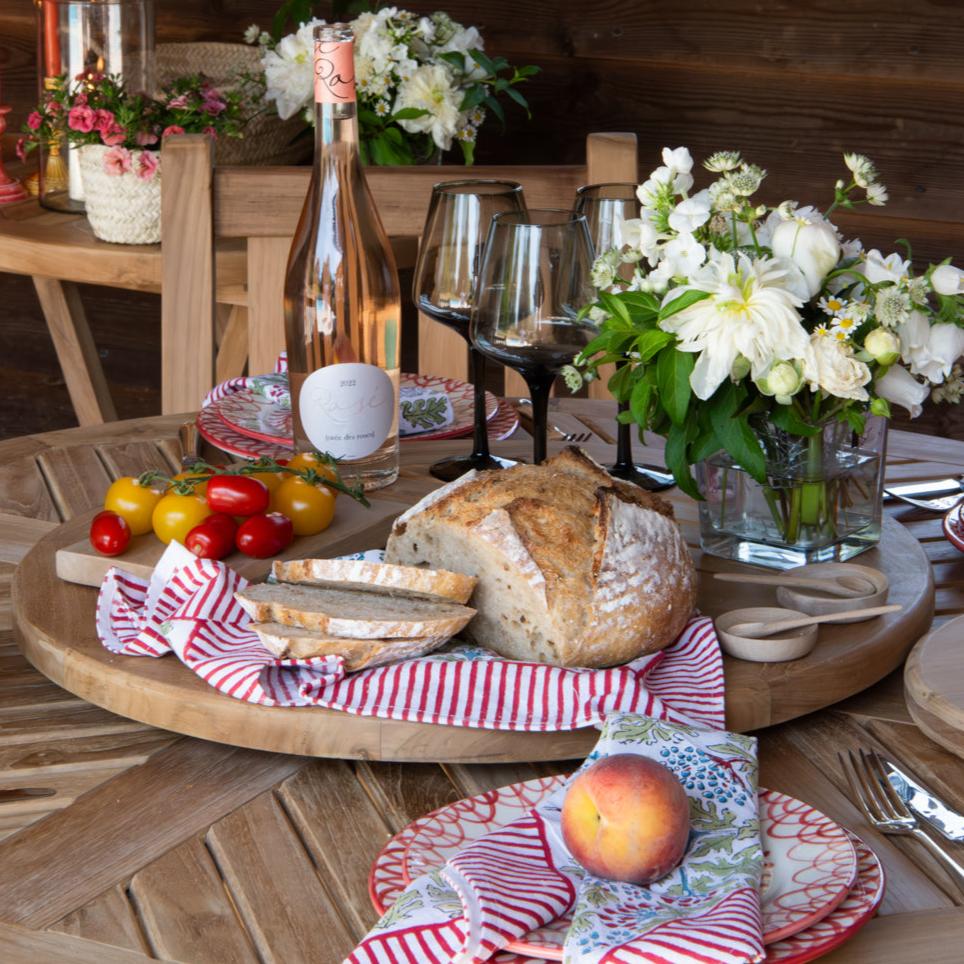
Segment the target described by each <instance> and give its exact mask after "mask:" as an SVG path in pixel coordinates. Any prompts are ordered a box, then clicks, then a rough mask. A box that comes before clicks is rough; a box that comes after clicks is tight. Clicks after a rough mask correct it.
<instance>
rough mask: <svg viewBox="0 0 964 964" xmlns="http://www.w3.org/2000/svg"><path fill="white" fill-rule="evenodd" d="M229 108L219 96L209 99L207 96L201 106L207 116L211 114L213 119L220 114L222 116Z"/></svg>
mask: <svg viewBox="0 0 964 964" xmlns="http://www.w3.org/2000/svg"><path fill="white" fill-rule="evenodd" d="M227 106H228V105H227V104H226V103H225V102H224V101H223V100H221V98H220V97H218V96H217V95H215V96H213V97H207V96H205V98H204V103H203V104H201V110H202V111H203V112H204V113H205V114H211V115H212V116H213V117H216V116H217V115H218V114H220V113H221V112H222V111H223V110H224V109H225V108H226V107H227Z"/></svg>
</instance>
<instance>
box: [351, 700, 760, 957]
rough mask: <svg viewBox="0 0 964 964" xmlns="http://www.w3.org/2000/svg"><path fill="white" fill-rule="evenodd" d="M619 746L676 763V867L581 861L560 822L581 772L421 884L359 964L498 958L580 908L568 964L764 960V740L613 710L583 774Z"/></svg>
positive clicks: (383, 924) (363, 948) (369, 939)
mask: <svg viewBox="0 0 964 964" xmlns="http://www.w3.org/2000/svg"><path fill="white" fill-rule="evenodd" d="M615 753H636V754H640V755H642V756H645V757H648V758H650V759H652V760H655V761H657V762H659V763H662V764H664V765H665V766H667V767H669V768H670V769H671V770H672V771H673V772H674V773H675V774H676V775H677V777H679V779H680V782H681V783H682V785H683V787H684V789H685V790H686V794H687V797H688V799H689V805H690V824H691V832H690V840H689V844H688V846H687V850H686V854H685V856H684V858H683V861H682V863H681V864H680V865H679V866H678V867H677V868H676V869H675V870H673V871H671V872H670V873H669V874H668V875H667V876H665V877H663V878H662V879H660V880H658V881H655V882H654V883H652V884H649V885H646V886H640V885H635V884H627V883H619V882H615V881H611V880H604V879H602V878H599V877H595V876H593V875H591V874H589V873H588V872H586V871H585V870H584V869H583V868H582V867H580V866H579V865H578V864H577V863H576V861H575V860H574V859H573V857H572V855H571V854H570V853H569V851H568V849H567V847H566V845H565V843H564V842H563V839H562V834H561V830H560V813H561V808H562V803H563V800H564V799H565V794H566V791H567V789H568V786H569V784H570V783H571V780H570V781H568V782H567V783H566V784H565V785H564V786H563V787H561V788H560V789H559V790H557V791H556V792H555V793H553V794H552V795H551V796H550V797H549V799H548V800H546V801H545V802H543V803H542V804H540V805H539V806H538V807H536V808H534V809H533V810H530V811H529V812H528V813H527V814H526V815H525V816H524V817H522V818H520V819H519V820H516V821H514V822H512V823H511V824H509V825H507V826H505V827H502V828H500V829H498V830H495V831H492V832H491V833H488V834H486V835H485V836H484V837H481V838H480V839H478V840H476V841H474V842H473V843H471V844H469V845H468V846H467V847H465V848H464V849H463V850H462V851H461V852H460V853H459V854H458V855H457V856H455V857H454V858H452V859H451V860H449V861H448V863H447V864H446V865H445V866H444V867H442V868H439V869H437V870H434V871H432V872H430V873H427V874H424V875H423V876H421V877H419V878H418V879H417V880H415V881H413V882H412V884H411V885H410V886H409V887H408V888H407V889H406V890H405V891H404V892H403V893H402V894H401V895H400V896H399V899H398V900H397V901H396V903H395V904H394V905H393V906H392V907H391V908H389V910H388V911H387V912H386V913H385V915H384V916H383V917H382V919H381V920H380V921H379V922H378V924H377V925H376V926H375V928H374V929H373V930H372V931H371V932H370V933H369V934H368V935H367V936H366V938H365V939H364V940H363V941H362V943H361V944H360V945H359V946H358V947H357V948H356V949H355V951H354V952H353V953H352V954H351V956H350V957H349V958H348V961H349V962H351V964H394V962H396V961H400V960H417V961H424V962H438V964H442V962H459V964H468V962H474V961H484V960H488V959H489V958H490V957H492V956H493V955H494V954H497V953H498V952H499V951H500V950H501V949H502V948H504V947H505V946H506V945H507V944H510V943H511V942H513V941H517V940H520V939H522V938H524V937H525V935H526V934H528V933H529V931H531V930H534V929H535V928H537V927H540V926H543V925H545V924H547V923H549V922H550V921H552V920H554V919H555V918H557V917H559V916H561V915H562V914H565V913H571V915H572V925H571V926H570V928H569V931H568V934H567V936H566V942H565V950H564V958H563V959H564V960H565V961H566V962H579V964H596V962H603V961H605V962H607V964H609V962H626V964H628V962H630V961H641V960H642V961H660V962H662V961H665V962H673V964H697V962H699V964H705V962H708V961H712V962H715V964H747V962H756V961H761V960H762V959H763V934H762V918H761V911H760V895H759V886H760V875H761V873H762V868H763V851H762V846H761V842H760V826H759V817H758V812H757V760H756V741H755V740H754V739H753V738H752V737H746V736H741V735H738V734H734V733H727V732H724V731H721V730H710V729H703V728H699V727H696V726H688V725H681V724H678V723H670V722H666V721H663V720H658V719H653V718H651V717H646V716H641V715H638V714H620V715H615V716H611V717H609V718H608V719H607V721H606V723H605V724H604V726H603V731H602V736H601V737H600V740H599V742H598V743H597V745H596V747H595V749H594V750H593V752H592V753H591V754H590V755H589V756H588V757H587V759H586V761H585V763H584V764H583V765H582V767H581V768H580V770H579V771H578V772H577V775H578V773H581V772H582V770H584V769H586V768H587V767H589V766H591V765H592V764H593V763H594V762H596V761H597V760H599V759H601V758H603V757H605V756H609V755H612V754H615Z"/></svg>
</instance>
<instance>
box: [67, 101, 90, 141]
mask: <svg viewBox="0 0 964 964" xmlns="http://www.w3.org/2000/svg"><path fill="white" fill-rule="evenodd" d="M96 121H97V115H96V113H95V112H94V111H93V110H92V109H91V108H90V107H88V106H87V105H86V104H81V105H80V106H79V107H71V108H70V110H69V111H68V113H67V126H68V127H69V128H70V129H71V130H72V131H80V132H81V133H82V134H89V133H90V132H91V131H92V130H93V129H94V125H95V123H96Z"/></svg>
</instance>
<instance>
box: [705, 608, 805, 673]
mask: <svg viewBox="0 0 964 964" xmlns="http://www.w3.org/2000/svg"><path fill="white" fill-rule="evenodd" d="M806 615H808V614H807V613H802V612H800V611H799V610H793V609H780V608H779V607H778V606H753V607H751V608H749V609H733V610H731V611H730V612H728V613H723V615H722V616H717V618H716V635H717V636H719V637H720V645H721V646H722V647H723V652H724V653H729V655H730V656H735V657H736V658H737V659H746V660H750V661H751V662H754V663H785V662H787V661H788V660H791V659H800V657H801V656H806V655H807V653H809V652H810V650H811V649H813V647H814V646H815V645H816V642H817V633H818V631H819V629H820V627H819V626H806V627H804V628H803V629H791V630H788V631H787V632H785V633H780V634H779V635H777V636H768V637H767V638H766V639H755V638H753V637H751V636H735V635H734V634H733V633H730V632H727V626H735V625H736V624H737V623H750V622H759V621H761V620H762V621H766V622H776V620H778V619H792V618H793V617H794V616H806Z"/></svg>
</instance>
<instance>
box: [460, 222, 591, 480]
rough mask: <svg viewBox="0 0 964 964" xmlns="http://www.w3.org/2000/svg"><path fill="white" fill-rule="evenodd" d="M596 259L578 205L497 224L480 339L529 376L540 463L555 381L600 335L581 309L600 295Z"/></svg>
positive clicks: (485, 275)
mask: <svg viewBox="0 0 964 964" xmlns="http://www.w3.org/2000/svg"><path fill="white" fill-rule="evenodd" d="M592 261H593V248H592V241H591V239H590V236H589V229H588V225H587V223H586V219H585V217H583V216H582V215H574V214H573V213H572V212H570V211H563V210H553V209H540V210H532V209H530V210H528V211H525V212H510V213H505V214H499V215H496V217H494V218H493V219H492V223H491V225H490V227H489V234H488V239H487V240H486V244H485V254H484V257H483V260H482V267H481V269H480V272H479V280H478V287H477V289H476V295H475V305H474V307H473V310H472V326H471V337H472V343H473V344H474V345H475V347H476V348H477V349H478V350H479V351H481V352H482V353H484V354H485V355H487V356H488V357H490V358H494V359H495V360H497V361H499V362H501V363H502V364H504V365H508V366H510V367H511V368H514V369H515V370H516V371H518V372H519V374H521V375H522V377H523V378H524V379H525V380H526V383H527V384H528V386H529V391H530V394H531V397H532V409H533V423H534V426H533V428H534V433H533V434H534V444H533V457H534V460H535V461H536V462H537V463H538V462H542V461H543V460H544V459H545V456H546V415H547V407H548V398H549V389H550V387H551V385H552V382H553V380H554V379H555V377H556V375H558V374H559V372H560V371H561V369H562V368H563V367H564V366H566V365H569V364H571V363H572V361H573V359H574V358H575V356H576V355H578V354H579V352H580V351H582V349H583V348H585V347H586V345H588V344H589V342H590V341H591V340H592V339H593V338H594V337H595V335H596V326H595V325H594V324H593V322H592V321H591V320H590V319H589V317H588V316H583V315H582V314H581V309H582V308H583V307H584V306H585V305H587V304H589V303H590V302H592V301H593V300H595V291H594V289H593V287H592V283H591V280H590V271H591V268H592Z"/></svg>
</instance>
